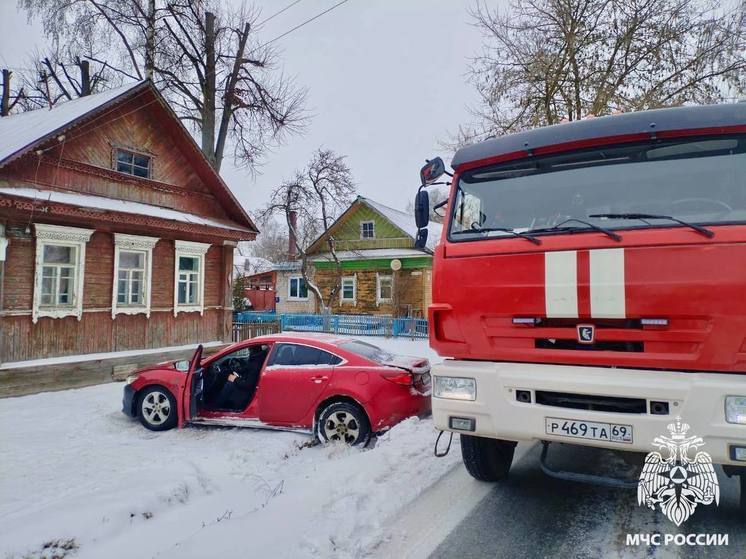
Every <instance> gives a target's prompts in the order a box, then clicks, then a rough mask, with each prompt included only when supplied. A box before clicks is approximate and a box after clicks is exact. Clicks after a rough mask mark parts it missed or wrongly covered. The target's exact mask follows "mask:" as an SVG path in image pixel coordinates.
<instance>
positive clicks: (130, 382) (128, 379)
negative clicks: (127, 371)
mask: <svg viewBox="0 0 746 559" xmlns="http://www.w3.org/2000/svg"><path fill="white" fill-rule="evenodd" d="M136 378H137V375H130V376H128V377H127V384H132V383H133V382H135V379H136Z"/></svg>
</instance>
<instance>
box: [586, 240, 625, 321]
mask: <svg viewBox="0 0 746 559" xmlns="http://www.w3.org/2000/svg"><path fill="white" fill-rule="evenodd" d="M590 266H591V316H592V317H593V318H625V317H626V316H627V315H626V310H625V304H624V301H625V295H624V249H623V248H609V249H601V250H591V251H590Z"/></svg>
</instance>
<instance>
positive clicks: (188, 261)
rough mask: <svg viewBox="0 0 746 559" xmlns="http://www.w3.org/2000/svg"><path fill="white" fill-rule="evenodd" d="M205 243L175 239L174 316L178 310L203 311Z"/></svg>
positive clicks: (201, 312) (206, 246) (208, 246)
mask: <svg viewBox="0 0 746 559" xmlns="http://www.w3.org/2000/svg"><path fill="white" fill-rule="evenodd" d="M209 248H210V245H209V244H206V243H193V242H188V241H176V259H175V266H174V269H175V273H174V316H176V315H177V314H179V313H180V312H192V311H199V313H200V314H203V313H204V310H205V303H204V295H205V254H206V253H207V249H209Z"/></svg>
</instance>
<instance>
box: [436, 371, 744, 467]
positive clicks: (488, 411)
mask: <svg viewBox="0 0 746 559" xmlns="http://www.w3.org/2000/svg"><path fill="white" fill-rule="evenodd" d="M432 375H433V377H434V379H433V380H434V382H433V386H435V377H439V376H443V377H461V378H472V379H475V381H476V399H475V400H474V401H465V400H453V399H447V398H439V397H435V396H433V404H432V407H433V419H434V421H435V426H436V427H437V428H438V429H441V430H444V431H456V432H462V433H466V434H471V435H476V436H481V437H490V438H496V439H505V440H510V441H538V440H545V441H555V442H563V443H570V444H580V445H586V446H595V447H601V448H612V449H616V450H627V451H633V452H644V453H647V452H651V451H653V450H658V449H657V447H654V446H653V445H652V444H651V443H652V442H653V439H654V438H655V437H658V436H661V435H665V436H669V435H670V433H669V431H668V428H667V427H668V425H669V424H671V423H673V422H674V418H675V417H676V416H680V417H681V419H682V422H684V423H687V424H688V425H689V426H690V429H689V432H688V433H687V436H695V435H696V436H699V437H702V438H703V439H704V441H705V445H704V446H703V447H701V448H700V450H702V451H704V452H707V453H709V454H710V456H711V457H712V461H713V462H714V463H716V464H730V465H734V466H746V462H744V461H736V460H734V457H735V451H734V449H735V448H737V447H746V425H739V424H731V423H728V422H726V420H725V397H726V396H746V374H720V373H683V372H671V371H651V370H638V369H614V368H604V367H578V366H565V365H540V364H528V363H502V362H485V361H457V360H446V361H445V362H443V363H441V364H439V365H435V366H434V367H433V370H432ZM516 391H528V392H530V394H531V399H530V402H521V401H518V399H517V396H516ZM537 391H542V392H543V393H562V394H577V395H587V396H592V397H593V396H603V397H612V398H631V399H637V400H645V408H644V409H645V411H644V412H640V411H637V412H623V411H597V410H593V409H577V408H575V407H564V406H562V405H547V404H545V403H538V402H537V394H536V393H537ZM524 397H525V392H524ZM651 402H666V403H668V413H667V414H666V415H654V414H652V413H651V406H650V403H651ZM548 417H552V418H561V419H567V420H574V421H588V422H603V423H611V424H620V425H629V426H632V429H633V436H632V441H631V442H624V443H622V442H610V441H599V440H590V439H580V438H575V437H570V436H560V435H556V434H554V435H550V434H547V432H546V418H548ZM451 418H464V419H467V420H469V419H473V420H474V422H473V428H474V429H473V431H465V430H456V429H451V428H450V419H451ZM468 423H469V422H468V421H467V424H468ZM456 424H457V425H461V424H463V422H457V423H456Z"/></svg>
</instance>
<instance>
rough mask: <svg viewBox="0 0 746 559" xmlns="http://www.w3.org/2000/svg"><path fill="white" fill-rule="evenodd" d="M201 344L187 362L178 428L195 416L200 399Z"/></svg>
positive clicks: (201, 382) (201, 385)
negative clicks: (187, 367) (187, 368)
mask: <svg viewBox="0 0 746 559" xmlns="http://www.w3.org/2000/svg"><path fill="white" fill-rule="evenodd" d="M201 362H202V344H200V345H198V346H197V349H196V350H195V352H194V355H193V356H192V359H191V360H190V361H189V370H188V371H187V377H186V383H185V385H184V394H183V395H182V402H181V403H182V407H181V409H182V413H181V414H180V416H179V427H183V426H184V424H185V423H186V422H187V421H189V420H190V419H192V418H193V417H195V416H196V415H197V404H198V403H199V401H200V399H201V398H202V389H203V386H204V385H203V381H202V367H201V366H200V363H201Z"/></svg>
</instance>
